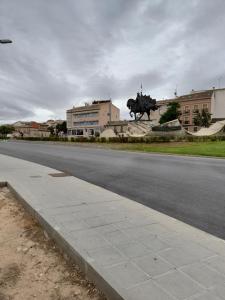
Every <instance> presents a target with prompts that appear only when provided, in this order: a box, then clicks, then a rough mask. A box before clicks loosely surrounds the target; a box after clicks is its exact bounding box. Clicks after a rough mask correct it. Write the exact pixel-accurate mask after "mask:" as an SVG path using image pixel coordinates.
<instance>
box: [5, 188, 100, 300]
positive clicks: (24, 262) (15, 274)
mask: <svg viewBox="0 0 225 300" xmlns="http://www.w3.org/2000/svg"><path fill="white" fill-rule="evenodd" d="M21 299H23V300H30V299H40V300H48V299H49V300H73V299H76V300H90V299H92V300H105V299H106V298H105V297H104V296H103V295H102V294H101V293H100V292H99V290H98V289H97V288H96V287H95V286H94V285H93V284H92V283H91V282H89V281H87V280H86V279H85V278H84V275H83V274H82V273H81V271H80V270H79V267H78V266H77V265H75V264H74V263H72V262H69V261H67V260H66V259H65V258H64V257H63V256H62V255H61V253H60V252H59V251H58V249H57V248H56V246H55V244H54V242H53V241H52V240H51V239H49V237H48V235H47V234H46V233H45V232H44V231H43V230H42V228H41V227H40V226H39V224H38V223H37V222H36V221H35V220H34V219H32V218H31V216H30V215H29V214H28V213H27V212H26V211H25V210H24V208H23V207H22V206H21V204H19V203H18V202H17V201H16V199H15V198H14V197H13V195H12V194H11V193H10V192H9V190H8V189H7V188H6V187H4V188H0V300H21Z"/></svg>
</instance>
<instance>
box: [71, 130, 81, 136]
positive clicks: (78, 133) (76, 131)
mask: <svg viewBox="0 0 225 300" xmlns="http://www.w3.org/2000/svg"><path fill="white" fill-rule="evenodd" d="M72 135H84V131H83V129H74V130H72Z"/></svg>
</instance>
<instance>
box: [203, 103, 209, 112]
mask: <svg viewBox="0 0 225 300" xmlns="http://www.w3.org/2000/svg"><path fill="white" fill-rule="evenodd" d="M202 108H203V109H204V110H205V111H208V104H207V103H204V104H203V105H202Z"/></svg>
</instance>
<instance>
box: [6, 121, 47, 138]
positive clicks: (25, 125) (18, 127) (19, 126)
mask: <svg viewBox="0 0 225 300" xmlns="http://www.w3.org/2000/svg"><path fill="white" fill-rule="evenodd" d="M12 125H13V127H14V128H15V132H14V133H13V135H14V136H18V137H49V136H50V132H49V130H48V125H46V124H43V123H37V122H33V121H32V122H22V121H18V122H16V123H14V124H12Z"/></svg>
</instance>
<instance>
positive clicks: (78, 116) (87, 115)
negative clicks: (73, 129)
mask: <svg viewBox="0 0 225 300" xmlns="http://www.w3.org/2000/svg"><path fill="white" fill-rule="evenodd" d="M95 117H98V112H89V113H79V114H74V118H75V119H81V118H95Z"/></svg>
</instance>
